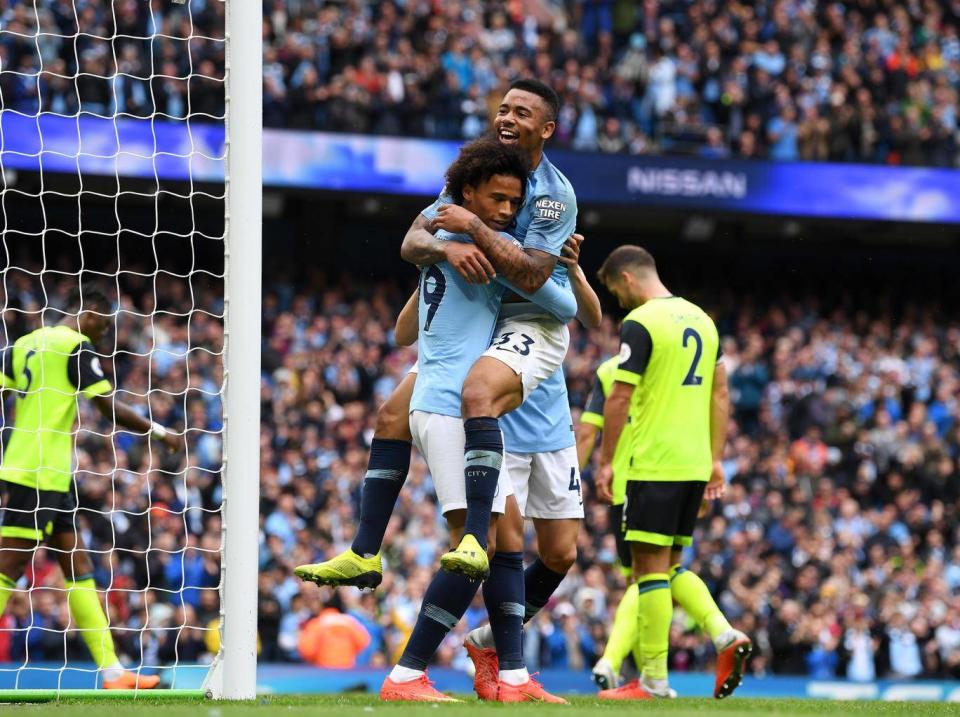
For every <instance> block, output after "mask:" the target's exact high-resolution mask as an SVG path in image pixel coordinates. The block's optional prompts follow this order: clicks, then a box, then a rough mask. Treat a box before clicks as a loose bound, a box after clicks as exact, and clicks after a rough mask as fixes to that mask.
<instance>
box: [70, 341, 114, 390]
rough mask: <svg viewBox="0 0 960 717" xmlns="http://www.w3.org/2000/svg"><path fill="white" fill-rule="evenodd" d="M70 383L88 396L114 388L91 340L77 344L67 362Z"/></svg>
mask: <svg viewBox="0 0 960 717" xmlns="http://www.w3.org/2000/svg"><path fill="white" fill-rule="evenodd" d="M67 374H68V377H69V379H70V383H72V384H73V385H74V387H75V388H76V389H77V390H78V391H80V392H81V393H82V394H83V395H84V396H85V397H86V398H93V397H94V396H102V395H103V394H105V393H110V391H112V390H113V385H112V384H111V383H110V381H109V379H107V377H106V376H105V375H104V372H103V367H102V366H101V365H100V357H99V356H97V353H96V351H94V350H93V346H91V345H90V343H89V342H87V341H84V342H83V343H80V344H77V347H76V348H75V349H74V350H73V353H72V354H70V361H69V362H68V363H67Z"/></svg>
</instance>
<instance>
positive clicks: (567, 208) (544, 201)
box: [523, 191, 577, 256]
mask: <svg viewBox="0 0 960 717" xmlns="http://www.w3.org/2000/svg"><path fill="white" fill-rule="evenodd" d="M532 202H533V216H532V217H531V219H530V226H529V227H528V228H527V235H526V237H524V240H523V248H524V249H539V250H540V251H543V252H546V253H547V254H551V255H553V256H560V251H561V250H562V249H563V244H564V242H566V241H567V239H569V238H570V235H571V234H573V232H574V231H575V230H576V228H577V200H576V197H574V196H573V195H572V194H571V193H570V192H568V191H557V192H548V193H544V194H538V195H537V196H536V197H534V198H533V199H532Z"/></svg>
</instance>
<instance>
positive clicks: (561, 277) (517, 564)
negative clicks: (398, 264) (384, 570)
mask: <svg viewBox="0 0 960 717" xmlns="http://www.w3.org/2000/svg"><path fill="white" fill-rule="evenodd" d="M557 102H558V100H557V99H556V94H555V93H553V91H552V90H551V89H550V88H549V87H547V86H546V85H543V84H542V83H538V82H536V81H532V80H523V81H518V82H516V83H514V84H513V85H512V86H511V89H510V91H509V92H508V93H507V94H506V95H505V97H504V99H503V103H502V105H501V107H500V110H499V112H498V116H497V119H496V120H495V126H496V128H497V137H498V139H499V140H500V141H501V143H504V144H507V145H517V146H519V147H520V148H522V149H523V150H524V151H526V152H527V153H528V155H529V156H530V159H531V162H532V164H533V165H534V167H535V169H534V171H533V172H532V173H531V174H530V175H529V176H528V178H527V188H526V196H525V199H524V203H523V206H522V207H521V210H520V214H519V215H518V217H517V221H516V223H515V226H514V227H513V228H511V233H512V234H513V235H514V236H516V237H517V238H521V237H523V238H524V239H526V237H528V236H529V237H530V241H531V243H532V244H533V245H534V246H538V245H539V246H548V247H550V248H551V249H552V248H553V247H554V246H556V245H560V246H562V245H563V244H564V240H565V239H566V238H567V236H568V233H569V232H572V229H573V225H574V224H575V213H576V204H575V202H576V198H575V196H574V195H573V191H572V188H570V186H569V182H567V181H566V179H565V178H563V175H562V174H560V172H559V171H558V170H556V169H555V168H554V167H553V166H552V165H551V164H550V163H549V161H547V159H546V157H545V156H544V155H543V145H544V142H545V141H546V139H547V138H549V137H550V136H551V135H552V133H553V129H554V127H555V118H556V106H557ZM556 197H562V198H563V199H565V200H566V204H565V209H564V212H563V213H562V215H563V217H562V218H563V219H564V221H561V220H560V219H561V217H560V216H557V213H558V212H559V210H555V209H550V210H549V211H548V210H547V207H546V206H545V207H544V212H543V214H542V216H539V215H540V212H539V210H538V209H537V207H536V203H537V201H543V202H546V203H550V202H554V201H560V200H559V199H556ZM450 201H451V199H450V197H449V195H448V194H447V193H446V191H445V192H444V193H442V194H441V196H440V197H439V198H438V200H437V201H436V202H434V204H433V205H431V206H430V207H428V208H427V209H426V210H424V212H423V213H422V214H421V215H420V216H418V217H417V219H416V220H415V221H414V223H413V225H412V226H411V227H410V230H409V231H408V233H407V236H406V237H405V239H404V245H403V251H402V254H403V257H404V258H405V259H406V260H408V261H411V262H412V263H415V264H418V265H421V266H426V265H431V264H436V263H439V262H443V261H446V262H447V263H448V264H449V265H450V266H451V267H453V268H454V269H456V270H457V272H458V273H460V274H461V276H463V277H464V278H466V279H467V280H468V281H471V282H474V283H479V284H483V283H487V282H489V281H490V280H491V277H493V276H494V275H495V274H496V273H497V272H496V271H495V270H494V267H493V265H492V264H491V261H496V262H497V263H498V268H499V270H500V274H502V275H504V276H506V278H507V279H509V280H510V281H511V282H512V283H514V284H515V285H517V286H520V285H521V284H524V283H525V285H524V287H523V288H526V289H529V288H531V287H532V288H536V286H542V285H543V284H544V283H546V282H547V281H548V280H549V281H552V282H554V283H557V284H558V285H560V286H566V285H567V283H568V281H569V285H570V287H571V289H572V290H573V292H574V293H575V295H576V296H577V299H578V314H577V316H578V318H579V319H580V320H581V322H582V323H584V324H585V325H586V326H588V327H595V326H598V325H599V324H600V319H601V317H600V305H599V300H598V299H597V296H596V294H595V293H594V292H593V289H592V288H590V286H589V283H588V282H587V281H586V277H585V276H584V275H583V273H582V270H580V268H579V267H578V266H576V263H577V262H576V260H577V257H578V256H579V246H580V241H582V237H580V236H579V235H573V236H572V237H570V239H571V241H570V244H569V245H568V246H565V247H563V248H562V249H560V250H556V251H557V254H560V255H561V256H560V259H559V262H560V264H559V265H558V258H557V256H555V255H553V254H548V253H546V252H544V251H541V250H540V249H537V248H530V249H526V247H527V242H526V240H525V241H524V250H520V249H518V248H517V247H514V246H509V247H506V243H504V242H496V243H493V244H486V245H485V246H487V247H488V248H487V249H484V250H483V251H481V250H480V249H479V248H478V245H475V244H459V243H454V242H445V241H440V240H438V239H437V238H436V237H434V236H433V234H432V233H431V231H430V223H431V221H432V220H433V219H434V218H435V217H436V216H437V215H438V213H444V214H446V215H447V216H453V214H452V213H453V212H454V211H455V210H454V209H453V208H451V207H450V206H449V204H450ZM561 203H563V202H561ZM570 213H572V214H570ZM535 215H538V216H535ZM457 216H459V217H460V218H461V219H463V220H465V221H466V222H467V223H468V224H469V223H470V222H471V220H472V219H475V217H473V216H472V215H470V213H469V212H466V213H462V212H461V213H460V214H459V215H457ZM471 231H477V229H476V227H472V228H471ZM489 238H490V237H488V236H487V235H486V234H485V233H484V232H480V242H485V241H486V240H487V239H489ZM505 247H506V248H505ZM488 250H489V253H490V257H491V259H488V258H487V254H486V253H485V252H487V251H488ZM541 265H542V266H541ZM564 265H566V267H565V266H564ZM538 266H539V267H541V268H539V269H538V268H537V267H538ZM568 269H569V271H568ZM537 282H539V283H537ZM512 310H515V311H523V310H526V311H536V310H535V309H533V307H530V305H529V304H527V306H526V307H524V306H523V305H521V304H519V303H518V305H517V306H516V308H515V309H512ZM540 314H541V315H540V316H539V317H537V318H535V319H534V320H535V321H536V322H538V323H540V324H541V325H543V324H544V323H546V322H547V321H549V318H548V317H545V316H543V313H542V312H540ZM553 329H554V330H555V331H556V333H557V334H562V335H563V338H562V339H561V341H562V342H564V343H565V342H566V338H565V332H566V327H565V326H563V325H562V324H561V323H560V322H556V323H555V324H554V326H553ZM507 331H508V330H505V331H502V330H500V328H499V327H498V334H497V335H498V339H497V341H503V337H504V336H505V335H506V333H507ZM521 333H522V332H521ZM528 338H529V334H528ZM525 341H526V339H523V338H521V340H520V341H519V342H510V339H509V337H508V339H507V340H506V341H504V343H503V345H504V347H505V348H507V349H512V348H513V347H514V346H516V347H517V350H518V351H519V352H521V353H522V352H523V351H525V350H527V349H528V348H531V347H530V346H528V345H526V343H525ZM495 343H496V342H495ZM532 348H533V350H534V351H538V350H539V346H538V345H536V344H534V345H533V347H532ZM497 353H498V354H499V355H505V353H506V352H505V351H500V352H497ZM527 358H528V360H536V359H537V356H533V357H527ZM548 358H549V359H550V360H557V361H562V359H563V356H562V355H560V356H559V358H557V356H556V352H553V354H552V356H550V357H548ZM511 371H512V369H511ZM412 376H413V375H412V374H411V375H408V376H407V377H406V378H405V379H404V381H403V382H401V384H400V385H399V386H398V387H397V389H396V390H395V391H394V393H393V395H392V396H391V397H390V398H389V399H388V401H387V403H386V404H385V405H384V407H382V408H381V409H380V412H379V413H378V420H377V430H376V432H375V435H374V441H373V445H372V446H371V454H370V464H369V465H370V469H369V470H368V473H367V477H366V478H365V479H364V487H363V496H362V503H361V518H360V527H359V529H358V532H357V537H356V539H355V540H354V545H353V546H352V548H351V549H350V550H347V551H345V552H343V553H341V554H340V555H337V556H335V557H334V558H332V559H330V560H328V561H325V562H323V563H320V564H318V565H314V566H303V568H304V571H305V572H304V574H305V575H306V574H308V573H309V575H310V577H309V578H307V579H311V580H314V581H315V582H318V583H320V584H329V585H358V586H368V585H369V586H374V585H376V584H379V582H380V580H381V563H380V556H379V550H380V545H381V542H382V539H383V535H384V532H385V530H386V525H387V522H388V520H389V515H390V512H392V510H393V507H394V505H395V503H396V499H397V496H398V495H399V492H400V489H401V487H402V482H403V480H404V478H405V477H406V471H407V468H408V466H409V443H405V444H401V443H400V442H399V441H397V442H396V444H397V446H398V449H397V450H396V451H393V452H392V453H389V454H388V453H387V452H386V451H384V450H382V449H381V448H380V446H381V444H382V443H383V441H381V439H380V436H382V435H384V433H385V430H386V426H385V425H384V424H385V423H386V421H384V420H383V419H384V416H385V415H386V416H389V417H391V419H392V420H391V429H392V430H393V432H394V433H396V434H399V433H400V431H401V428H400V424H399V416H400V415H401V414H402V406H403V402H404V398H406V397H408V396H409V393H410V392H411V391H412V387H413V378H412ZM511 380H512V385H513V388H515V389H516V388H519V389H520V390H521V391H522V390H523V386H522V379H520V378H519V377H517V376H516V373H515V372H514V373H513V374H512V377H511ZM388 407H389V408H388ZM514 422H516V426H514ZM499 423H500V425H501V426H502V429H503V435H504V441H505V444H506V448H507V454H506V456H505V459H506V462H507V463H508V464H510V463H511V462H513V461H514V455H512V454H513V453H514V452H515V457H516V458H517V460H516V462H515V464H513V465H510V472H511V479H512V482H513V483H514V485H515V488H516V489H517V490H518V493H519V494H520V496H521V497H524V496H527V495H530V496H533V500H529V501H527V502H529V507H528V506H527V505H524V506H523V508H524V510H525V511H526V513H527V514H528V515H529V517H532V518H533V522H534V526H535V528H536V531H537V546H538V549H539V553H540V556H539V558H538V559H537V560H536V561H535V562H534V563H533V564H532V565H531V566H529V567H528V568H526V570H524V569H523V563H522V551H523V523H522V519H521V518H520V516H519V515H518V516H510V515H508V516H507V517H506V518H505V519H502V520H500V521H499V522H498V529H497V553H498V554H495V555H494V556H493V563H492V567H491V569H490V579H489V580H488V581H487V583H486V584H485V586H484V598H485V601H486V603H487V609H488V613H489V614H490V621H491V625H490V626H488V627H485V628H481V629H480V630H479V631H474V632H473V633H471V635H470V636H469V638H468V642H467V649H468V652H469V653H470V656H471V658H472V659H473V661H474V664H475V666H476V668H477V669H476V676H475V680H474V686H475V688H476V689H477V692H478V694H480V695H481V697H483V698H485V699H497V697H498V695H499V694H500V686H501V684H503V683H504V681H506V680H511V677H512V676H511V674H510V673H511V672H512V670H511V665H516V664H522V662H521V661H522V650H521V641H522V625H523V623H524V622H527V621H529V620H530V619H531V618H532V617H533V616H534V615H535V614H536V612H537V611H539V610H540V609H541V608H542V607H543V606H544V605H546V603H547V601H548V600H549V599H550V596H551V595H552V594H553V592H554V591H555V590H556V588H557V586H558V585H559V584H560V582H561V581H562V580H563V578H564V577H565V575H566V573H567V570H569V568H570V567H571V566H572V564H573V563H574V561H575V560H576V551H577V546H576V541H577V534H578V532H579V525H580V519H581V518H582V516H583V507H582V499H581V495H580V481H579V470H578V468H577V461H576V456H575V453H574V450H575V449H574V439H573V432H572V430H571V424H572V420H571V418H570V408H569V401H568V399H567V394H566V381H565V380H564V378H563V374H562V370H559V369H558V370H557V371H555V372H554V374H553V375H551V377H550V378H549V379H548V380H547V381H545V382H543V383H542V384H541V385H540V386H539V387H538V388H537V389H536V390H533V392H532V393H531V394H530V396H529V398H528V400H527V401H525V402H524V403H523V405H522V406H521V407H520V408H519V409H517V410H515V411H513V412H512V413H509V414H507V416H505V417H504V418H503V419H501V421H500V422H499ZM491 434H492V432H491ZM531 437H532V438H531ZM400 446H402V449H401V448H400ZM493 448H494V451H492V453H493V454H494V456H496V455H497V451H496V449H497V448H498V447H497V446H496V445H494V446H493ZM501 450H502V449H501ZM534 453H557V454H558V456H559V458H558V459H557V460H558V461H559V462H557V460H552V459H550V458H546V459H544V460H543V461H537V462H536V463H535V459H534V458H532V457H531V454H534ZM564 453H569V455H566V456H564V455H563V454H564ZM382 456H386V458H382ZM560 458H562V459H563V460H560ZM548 461H549V464H548ZM491 462H493V461H491ZM554 464H556V465H562V470H559V469H557V470H551V471H548V470H546V468H548V467H549V468H552V467H554ZM482 469H483V470H486V469H487V467H486V466H484V467H482ZM374 470H376V471H378V472H379V471H389V473H390V475H394V476H396V477H397V480H396V481H384V480H374V479H373V476H372V471H374ZM488 487H489V486H488ZM473 488H474V491H473V492H472V491H471V490H468V501H469V500H470V499H471V498H473V499H474V500H476V499H477V497H478V496H477V493H476V491H475V489H476V488H477V486H476V484H475V483H474V484H473ZM481 492H482V491H481ZM480 497H482V496H480ZM558 505H559V507H560V508H561V509H560V510H556V508H557V507H558ZM538 510H539V511H540V512H538ZM483 540H484V541H486V538H485V536H483ZM361 551H364V552H361ZM476 552H478V553H484V551H483V549H482V548H478V549H477V550H476ZM486 561H487V556H486V554H484V555H483V556H482V562H483V563H486ZM478 562H481V560H479V559H478ZM298 574H299V573H298ZM479 574H481V575H482V574H483V567H482V565H481V566H480V570H479ZM516 604H521V605H523V606H524V610H523V613H522V614H517V612H516V611H515V610H513V609H512V608H511V606H512V605H516ZM495 636H497V637H496V639H495ZM495 643H496V644H497V645H499V647H498V648H497V649H496V650H495V649H494V645H495ZM498 652H499V653H501V655H509V656H510V657H509V659H507V660H506V661H505V662H504V664H503V665H500V664H499V663H498ZM501 668H502V669H501ZM513 679H515V680H516V681H519V680H520V679H522V677H513ZM504 691H505V692H508V693H509V692H510V685H508V686H507V687H506V688H505V690H504Z"/></svg>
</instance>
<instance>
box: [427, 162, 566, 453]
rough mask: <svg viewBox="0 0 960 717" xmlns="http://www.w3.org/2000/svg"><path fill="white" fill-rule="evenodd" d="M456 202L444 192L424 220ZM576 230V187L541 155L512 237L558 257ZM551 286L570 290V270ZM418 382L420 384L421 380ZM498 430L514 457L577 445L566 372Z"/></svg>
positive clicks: (561, 270)
mask: <svg viewBox="0 0 960 717" xmlns="http://www.w3.org/2000/svg"><path fill="white" fill-rule="evenodd" d="M452 201H453V200H452V199H451V198H450V196H449V195H448V194H447V193H446V191H444V192H441V194H440V196H439V197H438V198H437V200H436V201H435V202H434V203H433V204H431V205H430V206H429V207H427V208H426V209H424V210H423V212H422V214H423V216H424V217H426V218H427V219H433V218H434V217H436V215H437V210H438V208H439V207H440V205H441V204H450V203H452ZM576 228H577V196H576V194H575V193H574V191H573V186H572V185H571V184H570V181H569V180H568V179H567V178H566V177H565V176H564V175H563V173H562V172H560V170H559V169H557V168H556V167H554V166H553V164H551V163H550V160H548V159H547V156H546V155H545V154H544V155H541V158H540V164H539V165H537V168H536V169H535V170H533V171H532V172H531V173H530V174H529V175H528V176H527V186H526V191H525V193H524V198H523V205H522V206H521V207H520V211H519V212H517V218H516V220H515V221H514V224H513V225H512V226H511V227H510V234H511V235H513V236H514V237H516V238H517V239H518V240H519V241H521V242H522V243H523V248H524V249H539V250H540V251H544V252H546V253H548V254H552V255H553V256H560V251H561V249H562V248H563V245H564V242H566V241H567V239H568V238H569V237H570V235H571V234H573V233H574V231H575V230H576ZM551 282H554V283H556V284H557V285H558V286H560V287H562V288H564V289H565V290H567V291H569V290H570V288H569V287H570V282H569V280H568V278H567V268H566V267H565V266H564V265H563V264H561V263H560V262H557V265H556V267H554V270H553V274H551V276H550V280H549V281H548V282H547V284H549V283H551ZM421 355H422V349H421ZM417 381H418V383H419V378H418V379H417ZM414 395H416V390H414ZM412 405H413V404H412V403H411V407H412ZM457 415H459V412H458V414H457ZM500 427H501V429H502V430H503V438H504V448H505V450H507V451H510V452H511V453H540V452H549V451H557V450H561V449H563V448H569V447H570V446H572V445H574V444H575V439H574V435H573V420H572V419H571V417H570V400H569V397H568V396H567V384H566V379H565V378H564V375H563V371H562V369H561V370H558V371H557V372H556V373H555V374H554V375H553V376H551V377H550V378H549V379H548V380H546V381H544V382H543V383H542V384H541V385H540V386H538V387H537V389H536V390H535V391H534V392H533V393H532V394H530V396H529V397H528V398H527V400H526V401H524V403H523V405H521V406H520V408H518V409H516V410H515V411H512V412H511V413H508V414H507V415H506V416H504V417H503V418H501V419H500Z"/></svg>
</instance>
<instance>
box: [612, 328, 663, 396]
mask: <svg viewBox="0 0 960 717" xmlns="http://www.w3.org/2000/svg"><path fill="white" fill-rule="evenodd" d="M652 352H653V339H652V338H651V337H650V332H649V331H647V327H646V326H644V325H643V324H641V323H640V322H638V321H632V320H627V321H624V322H623V326H622V327H621V329H620V363H619V364H618V365H617V372H616V373H615V374H614V376H613V378H614V380H615V381H621V382H623V383H629V384H631V385H634V386H636V385H637V384H638V383H640V377H641V376H642V375H643V372H644V371H646V370H647V364H648V363H649V362H650V354H651V353H652Z"/></svg>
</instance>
